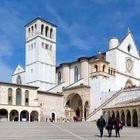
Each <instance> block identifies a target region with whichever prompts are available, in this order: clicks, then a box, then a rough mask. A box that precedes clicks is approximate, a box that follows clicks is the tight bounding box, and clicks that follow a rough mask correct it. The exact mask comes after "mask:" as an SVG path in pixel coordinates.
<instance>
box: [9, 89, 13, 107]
mask: <svg viewBox="0 0 140 140" xmlns="http://www.w3.org/2000/svg"><path fill="white" fill-rule="evenodd" d="M12 100H13V90H12V88H8V105H12Z"/></svg>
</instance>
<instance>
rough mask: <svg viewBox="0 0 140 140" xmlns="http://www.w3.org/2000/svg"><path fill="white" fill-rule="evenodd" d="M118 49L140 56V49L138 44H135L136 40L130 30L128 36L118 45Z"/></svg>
mask: <svg viewBox="0 0 140 140" xmlns="http://www.w3.org/2000/svg"><path fill="white" fill-rule="evenodd" d="M118 49H119V50H121V51H123V52H125V53H127V54H129V55H132V56H134V57H136V58H139V51H138V49H137V46H136V44H135V41H134V38H133V35H132V33H131V32H128V34H127V35H126V37H125V38H124V39H123V40H122V42H121V44H120V45H119V46H118Z"/></svg>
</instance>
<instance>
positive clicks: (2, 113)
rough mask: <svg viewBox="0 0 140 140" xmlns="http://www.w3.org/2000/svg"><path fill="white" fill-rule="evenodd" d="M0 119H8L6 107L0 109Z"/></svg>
mask: <svg viewBox="0 0 140 140" xmlns="http://www.w3.org/2000/svg"><path fill="white" fill-rule="evenodd" d="M0 121H8V111H7V110H6V109H0Z"/></svg>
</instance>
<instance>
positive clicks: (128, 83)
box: [125, 79, 133, 88]
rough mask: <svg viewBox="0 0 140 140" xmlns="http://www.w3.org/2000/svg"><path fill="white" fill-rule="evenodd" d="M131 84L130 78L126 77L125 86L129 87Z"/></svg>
mask: <svg viewBox="0 0 140 140" xmlns="http://www.w3.org/2000/svg"><path fill="white" fill-rule="evenodd" d="M132 86H133V83H132V80H130V79H128V80H127V81H126V83H125V88H131V87H132Z"/></svg>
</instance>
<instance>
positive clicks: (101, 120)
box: [97, 116, 106, 137]
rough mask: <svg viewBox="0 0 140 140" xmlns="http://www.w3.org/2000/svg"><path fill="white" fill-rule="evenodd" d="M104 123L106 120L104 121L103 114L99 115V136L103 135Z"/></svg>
mask: <svg viewBox="0 0 140 140" xmlns="http://www.w3.org/2000/svg"><path fill="white" fill-rule="evenodd" d="M105 125H106V122H105V120H104V118H103V116H101V117H100V118H99V119H98V120H97V127H98V128H99V131H100V137H103V131H104V127H105Z"/></svg>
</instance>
